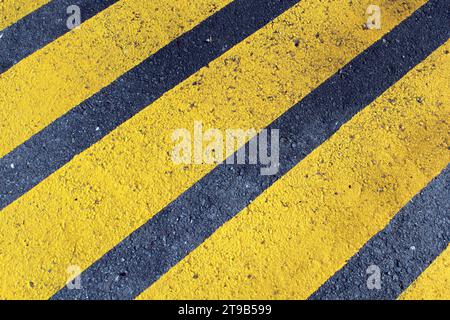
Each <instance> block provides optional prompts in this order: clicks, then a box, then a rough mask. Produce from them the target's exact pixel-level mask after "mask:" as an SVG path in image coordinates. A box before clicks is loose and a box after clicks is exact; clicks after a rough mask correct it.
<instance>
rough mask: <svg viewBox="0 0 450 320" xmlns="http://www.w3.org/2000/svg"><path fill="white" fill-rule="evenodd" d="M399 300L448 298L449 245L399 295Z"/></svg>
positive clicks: (449, 285) (449, 274)
mask: <svg viewBox="0 0 450 320" xmlns="http://www.w3.org/2000/svg"><path fill="white" fill-rule="evenodd" d="M399 299H400V300H450V246H449V247H447V249H446V250H445V251H444V252H443V253H442V254H441V255H440V256H439V257H437V258H436V260H434V261H433V263H432V264H431V265H430V266H429V267H428V268H427V269H426V270H425V271H424V272H423V273H422V274H421V275H420V276H419V278H417V279H416V281H414V283H413V284H412V285H411V286H410V287H409V288H408V289H407V290H406V291H405V292H404V293H403V294H402V295H401V296H400V298H399Z"/></svg>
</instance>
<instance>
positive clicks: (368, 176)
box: [139, 42, 450, 299]
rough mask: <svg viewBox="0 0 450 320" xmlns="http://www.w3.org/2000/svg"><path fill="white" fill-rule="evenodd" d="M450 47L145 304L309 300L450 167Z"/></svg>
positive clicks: (180, 268)
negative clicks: (171, 301)
mask: <svg viewBox="0 0 450 320" xmlns="http://www.w3.org/2000/svg"><path fill="white" fill-rule="evenodd" d="M449 48H450V42H448V43H447V44H446V45H445V46H444V47H441V48H440V49H439V50H438V51H437V52H435V53H434V54H433V55H432V56H431V57H430V58H429V59H427V60H426V61H425V62H423V63H422V64H421V65H419V66H418V67H416V68H415V69H414V70H413V72H411V73H409V74H408V75H407V76H405V77H404V78H403V79H402V80H401V81H399V82H398V83H397V84H396V85H395V86H393V87H392V88H390V89H389V90H388V91H387V92H386V93H385V94H384V95H382V96H381V97H380V98H379V99H377V100H376V101H375V102H374V103H373V104H371V105H370V106H368V107H367V108H366V109H364V110H363V111H362V112H360V113H359V114H358V115H356V116H355V117H354V118H353V119H352V120H351V121H350V122H348V123H347V124H346V125H344V126H343V127H342V128H341V129H340V130H339V131H338V133H336V134H335V135H334V136H332V137H331V138H330V139H329V140H328V141H327V142H326V143H324V144H323V145H322V146H320V147H319V148H318V149H316V150H315V151H314V152H313V153H312V154H311V155H310V156H308V157H307V158H306V159H305V160H304V161H302V162H301V163H300V164H299V165H297V166H296V167H295V168H294V169H293V170H291V171H290V172H289V173H288V174H286V175H285V176H284V177H283V178H281V179H280V180H278V181H277V182H276V183H275V184H274V185H273V186H272V187H270V188H269V189H268V190H266V191H265V192H264V193H263V194H262V195H261V196H259V197H258V198H257V199H256V200H255V201H254V202H253V203H252V204H250V205H249V206H248V207H247V208H246V209H244V210H243V211H242V212H240V213H239V215H238V216H237V217H236V218H234V219H232V220H231V221H229V222H228V223H226V224H225V225H224V226H222V227H221V228H220V229H219V230H218V231H217V232H216V233H215V234H213V235H212V236H211V237H210V238H209V239H208V240H207V241H206V242H205V243H204V244H202V245H201V246H200V247H199V248H198V249H196V250H195V251H193V252H192V253H191V254H190V255H189V256H188V257H187V258H186V259H184V260H183V261H182V262H180V263H179V264H178V265H176V266H175V267H174V268H172V269H171V270H170V271H169V272H168V273H167V274H166V275H164V276H163V277H162V278H161V279H160V280H159V281H158V282H156V283H155V284H154V285H153V286H152V287H150V288H149V289H148V290H147V291H146V292H144V293H143V294H142V295H141V296H140V297H139V298H140V299H249V298H250V299H305V298H307V297H309V296H310V295H311V294H312V293H313V292H314V291H315V290H316V289H318V288H319V287H320V285H322V284H323V283H324V282H325V281H326V280H327V279H328V278H329V277H331V276H332V275H333V274H334V273H335V272H336V271H338V270H339V269H340V268H341V267H342V266H343V265H344V264H345V262H346V261H347V260H348V259H349V258H350V257H351V256H353V255H354V254H355V253H356V252H357V251H358V250H359V249H360V248H361V247H362V246H363V245H364V243H365V242H366V241H367V240H368V239H370V238H371V237H372V236H373V235H375V234H376V233H377V232H379V231H380V230H381V229H382V228H384V227H385V226H386V224H387V223H388V222H389V221H390V219H391V218H392V217H393V216H394V215H395V213H396V212H398V210H400V209H401V208H402V207H403V206H404V205H405V204H406V203H407V202H408V201H409V200H410V199H411V198H412V197H413V196H414V195H415V194H416V193H417V192H419V191H420V190H421V189H422V188H423V187H425V186H426V185H427V183H428V182H429V181H430V180H431V179H432V178H433V177H435V176H436V175H438V174H439V173H440V171H441V170H443V169H444V168H445V166H446V165H447V164H448V163H449V161H450V152H449V149H448V148H449V146H450V145H449V142H450V141H449V138H450V136H449V132H450V123H449V122H448V120H449V119H450V96H449V94H448V92H449V91H450V81H449V80H450V55H446V54H444V51H445V50H448V49H449ZM418 101H421V102H422V103H419V102H418Z"/></svg>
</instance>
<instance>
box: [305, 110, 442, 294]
mask: <svg viewBox="0 0 450 320" xmlns="http://www.w3.org/2000/svg"><path fill="white" fill-rule="evenodd" d="M448 110H449V111H450V108H448ZM447 127H448V126H447ZM448 186H450V165H449V166H448V167H447V168H446V169H445V170H444V171H443V172H442V173H441V174H440V175H439V176H438V177H437V178H436V179H435V180H434V181H432V182H431V183H430V184H429V185H428V186H427V187H426V188H425V189H424V190H422V191H421V192H420V194H418V195H417V196H415V197H414V198H413V199H412V200H411V201H410V202H409V203H408V204H407V205H406V206H405V207H403V208H402V209H401V210H400V212H399V213H397V215H396V216H395V217H394V219H392V220H391V221H390V222H389V224H388V225H387V226H386V228H384V229H383V230H382V231H380V232H379V233H378V234H377V235H375V236H374V237H373V238H372V239H370V240H369V241H368V242H367V243H366V244H365V245H364V247H363V248H362V249H361V250H359V251H358V253H357V254H356V255H354V256H353V257H352V258H351V259H350V261H349V262H348V263H347V264H346V265H345V266H344V267H343V268H342V269H341V270H339V271H338V272H337V273H336V274H335V275H333V276H332V277H331V278H330V279H328V281H327V282H326V283H325V284H324V285H322V286H321V287H320V288H319V290H317V291H316V292H315V293H314V294H313V295H312V297H311V299H316V300H355V299H356V300H358V299H360V300H361V299H362V300H377V299H378V300H394V299H396V298H398V296H399V295H400V294H401V293H402V292H403V291H404V290H405V288H407V287H408V286H409V285H410V284H411V283H412V282H413V281H414V280H415V279H416V278H417V277H418V276H419V275H420V274H421V273H422V271H423V270H424V269H425V268H426V267H428V266H429V265H430V264H431V262H433V260H434V259H436V257H438V256H439V255H440V254H441V253H442V251H444V250H445V248H446V247H447V245H448V243H450V202H449V201H448V199H450V188H448ZM386 257H388V259H386ZM372 266H374V267H375V268H376V270H378V271H379V275H376V276H375V277H378V279H377V280H374V279H375V278H372V279H370V277H369V275H368V274H370V275H371V274H373V271H371V270H370V269H369V268H370V267H372ZM372 269H373V267H372ZM374 281H378V285H377V286H376V285H374V283H375V282H374ZM437 283H439V282H437ZM429 288H430V291H431V290H433V288H435V287H434V286H433V285H430V286H429ZM447 295H448V293H447Z"/></svg>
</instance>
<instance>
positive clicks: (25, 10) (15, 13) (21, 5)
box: [0, 0, 50, 33]
mask: <svg viewBox="0 0 450 320" xmlns="http://www.w3.org/2000/svg"><path fill="white" fill-rule="evenodd" d="M49 1H50V0H33V1H30V0H0V31H1V30H3V29H5V28H6V27H9V26H10V25H12V24H13V23H15V22H17V21H18V20H20V19H21V18H23V17H25V16H26V15H28V14H29V13H31V12H33V11H34V10H36V9H38V8H40V7H41V6H43V5H44V4H46V3H48V2H49ZM0 33H1V32H0Z"/></svg>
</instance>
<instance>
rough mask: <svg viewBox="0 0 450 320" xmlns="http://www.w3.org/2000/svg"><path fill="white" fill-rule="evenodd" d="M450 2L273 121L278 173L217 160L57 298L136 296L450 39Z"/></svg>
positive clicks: (431, 6)
mask: <svg viewBox="0 0 450 320" xmlns="http://www.w3.org/2000/svg"><path fill="white" fill-rule="evenodd" d="M449 17H450V15H449V7H448V3H447V0H431V1H430V2H428V3H427V4H426V5H425V6H424V7H422V8H421V9H419V10H418V11H417V12H415V13H414V14H413V15H412V16H411V17H410V18H408V19H407V20H406V21H404V22H403V23H401V24H400V25H399V26H398V27H397V28H395V29H394V30H393V31H392V32H391V33H389V34H388V35H387V36H386V37H384V39H383V40H381V41H379V42H377V43H376V44H374V45H373V46H372V47H370V48H369V49H368V50H366V51H365V52H363V53H362V54H361V55H359V56H358V57H357V58H355V59H354V60H353V61H352V62H351V63H350V64H348V65H347V66H345V67H344V68H343V69H342V70H341V71H340V72H339V73H337V74H335V75H334V76H333V77H331V78H330V79H329V80H327V81H326V82H325V83H324V84H322V85H321V86H320V87H318V88H317V89H316V90H314V91H313V92H312V93H311V94H310V95H308V96H307V97H305V99H304V100H302V101H301V102H300V103H299V104H297V105H296V106H294V107H293V108H291V109H290V110H289V111H287V112H286V113H285V114H283V115H282V116H281V117H280V118H278V119H277V120H276V121H274V122H273V123H272V124H271V125H270V126H269V128H268V129H280V135H281V139H280V140H281V142H280V170H279V172H278V174H277V175H274V176H262V175H260V168H261V167H260V166H255V165H253V166H252V165H236V166H234V165H224V164H222V165H219V166H218V167H216V168H215V169H214V170H213V171H211V172H210V173H209V174H208V175H206V176H205V177H204V178H203V179H201V180H200V181H199V182H198V183H196V184H195V185H193V186H192V187H191V188H190V189H189V190H187V191H186V192H185V193H183V194H182V195H181V196H180V197H178V198H177V199H176V200H175V201H173V202H172V203H171V204H169V205H168V206H167V207H166V208H164V209H163V210H162V211H160V212H159V213H158V214H157V215H156V216H154V217H153V219H151V220H149V221H148V222H147V223H146V224H144V225H143V226H142V227H140V228H139V229H137V230H136V231H135V232H133V233H132V234H131V235H130V236H129V237H127V238H126V239H124V240H123V241H122V242H121V243H119V244H118V245H117V246H116V247H115V248H113V249H112V250H111V251H109V252H108V253H107V254H105V255H104V256H103V257H102V258H100V259H99V260H98V261H97V262H95V263H94V264H93V265H92V266H90V267H89V268H88V269H87V270H85V271H84V272H83V273H82V275H81V279H82V286H83V288H82V289H81V290H68V289H67V288H63V289H62V290H61V291H60V292H58V293H56V294H55V296H54V297H53V299H132V298H135V297H136V296H137V295H139V294H140V293H141V292H143V291H144V290H145V289H146V288H148V287H149V286H150V285H151V284H152V283H154V282H155V281H156V280H158V278H160V277H161V276H162V275H163V274H164V273H166V272H167V271H168V270H169V269H170V268H171V267H173V266H174V265H175V264H177V263H178V262H179V261H180V260H181V259H183V258H184V257H185V256H186V255H187V254H188V253H189V252H191V251H192V250H194V249H195V248H197V247H198V246H199V245H200V244H201V243H202V242H204V241H205V239H207V238H208V237H209V236H211V234H212V233H214V231H215V230H217V228H219V227H220V226H221V225H223V224H224V223H225V222H227V221H228V220H229V219H231V218H232V217H233V216H235V215H236V214H237V213H239V212H240V211H241V210H242V209H244V208H245V207H246V206H247V205H248V204H249V203H250V202H251V201H253V200H254V199H255V198H256V197H257V196H258V195H260V194H261V193H262V192H263V191H264V190H266V189H267V188H268V187H269V186H271V185H272V184H273V183H274V182H275V181H276V180H277V179H279V178H280V177H281V176H283V175H284V174H285V173H286V172H287V171H289V170H290V169H292V168H293V167H294V166H295V165H296V164H298V163H299V161H301V160H302V159H303V158H304V157H305V156H307V155H308V154H309V153H311V151H313V150H314V149H315V148H316V147H318V146H319V145H321V144H322V143H323V142H324V141H325V140H327V139H328V138H329V137H330V136H331V135H332V134H334V133H335V132H336V131H337V130H338V129H339V128H340V127H341V126H342V125H343V124H344V123H345V122H347V121H348V120H349V119H351V118H352V117H353V116H354V115H355V114H356V113H357V112H359V111H360V110H361V109H363V108H364V107H365V106H367V105H368V104H370V103H371V102H373V101H374V100H375V99H376V98H377V97H378V96H379V95H380V94H382V93H383V92H384V91H385V90H387V89H388V88H389V87H390V86H392V85H393V84H394V83H395V82H397V81H398V80H400V79H401V78H402V77H403V76H404V75H405V74H406V73H407V72H408V71H409V70H411V68H413V67H414V66H416V65H417V64H418V63H420V62H421V61H422V60H424V59H425V58H426V57H427V56H428V55H430V54H431V53H432V52H433V51H434V50H436V49H437V48H438V47H439V46H441V45H442V44H443V43H444V42H445V41H446V40H447V39H448V38H449V30H448V24H449V22H450V19H449Z"/></svg>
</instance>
